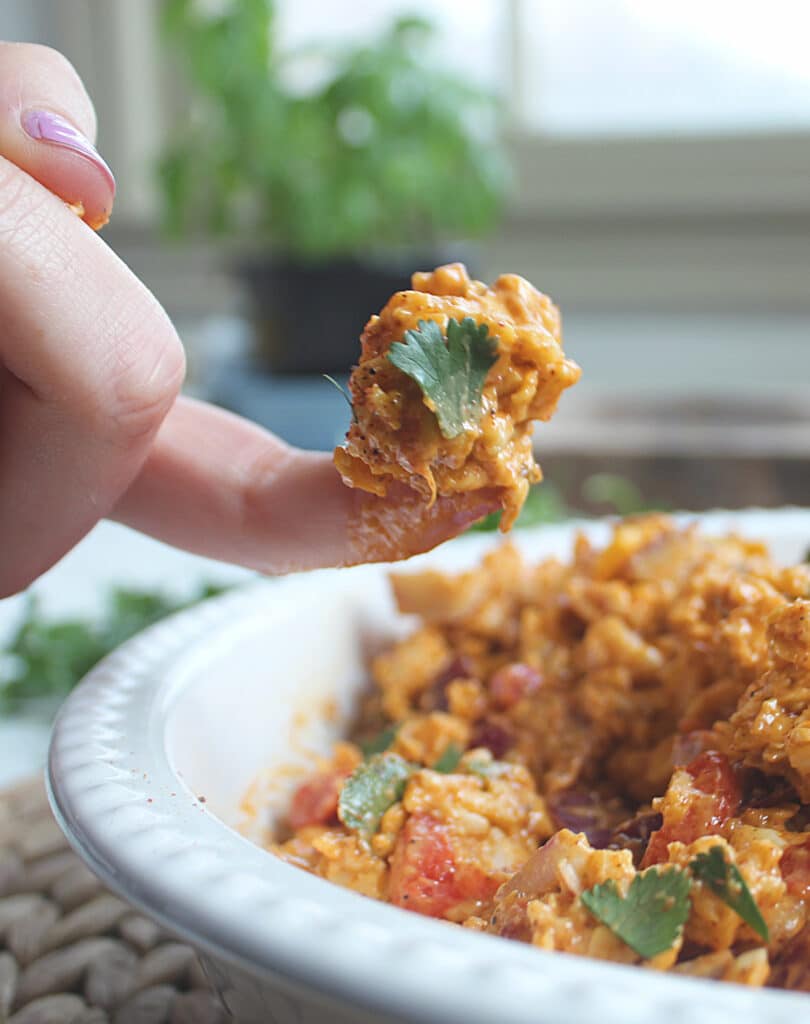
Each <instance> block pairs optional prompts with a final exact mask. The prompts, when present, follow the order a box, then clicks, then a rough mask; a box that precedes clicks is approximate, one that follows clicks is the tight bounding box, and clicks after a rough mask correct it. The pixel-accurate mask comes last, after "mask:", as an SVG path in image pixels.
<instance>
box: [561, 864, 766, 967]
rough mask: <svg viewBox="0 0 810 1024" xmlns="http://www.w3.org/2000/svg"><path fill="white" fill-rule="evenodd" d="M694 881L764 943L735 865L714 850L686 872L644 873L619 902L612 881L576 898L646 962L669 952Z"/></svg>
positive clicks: (652, 870) (682, 922)
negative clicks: (727, 908) (710, 893)
mask: <svg viewBox="0 0 810 1024" xmlns="http://www.w3.org/2000/svg"><path fill="white" fill-rule="evenodd" d="M693 879H694V880H696V881H699V882H701V883H703V885H705V886H706V888H707V889H709V891H710V892H713V893H714V894H715V896H718V897H719V898H720V899H721V900H722V901H723V902H724V903H725V904H726V905H727V906H729V907H731V909H732V910H733V911H734V912H735V913H736V914H738V915H739V917H741V918H742V920H743V921H745V923H746V924H747V925H748V926H749V927H750V928H751V929H753V931H754V932H756V934H757V935H758V936H759V937H760V938H761V939H762V941H763V942H764V943H766V944H767V943H768V942H770V934H769V932H768V925H767V924H766V923H765V919H764V918H763V916H762V913H761V911H760V909H759V907H758V906H757V904H756V901H755V900H754V897H753V896H752V895H751V890H750V889H749V888H748V885H747V883H746V881H745V879H744V878H743V876H742V874H741V873H740V871H739V869H738V868H737V866H736V865H735V864H732V863H730V862H729V861H727V860H726V858H725V856H724V855H723V850H722V849H721V847H720V846H713V847H712V848H711V849H710V850H708V851H706V852H705V853H699V854H697V856H695V857H693V858H692V860H691V861H690V862H689V870H688V871H684V870H682V869H681V868H678V867H667V868H657V867H654V868H648V869H647V870H646V871H644V872H643V873H642V874H638V875H636V876H635V877H634V878H633V881H632V882H631V883H630V887H629V889H628V890H627V895H626V896H622V894H621V892H620V891H619V887H618V885H617V884H616V881H615V879H612V878H609V879H608V880H607V881H606V882H603V883H602V884H601V885H595V886H594V887H593V888H592V889H586V890H585V892H583V893H582V894H581V896H580V900H581V901H582V903H583V905H584V906H585V907H586V908H587V909H588V910H589V911H590V912H591V913H592V914H593V916H594V917H595V918H596V919H597V920H598V921H601V922H602V924H604V925H607V927H608V928H610V930H611V931H612V932H613V934H614V935H617V936H618V937H619V938H620V939H621V940H622V941H623V942H625V943H627V945H628V946H629V947H630V948H631V949H632V950H634V951H635V952H636V953H638V955H639V956H641V957H644V959H645V960H649V959H650V958H651V957H654V956H657V954H658V953H663V952H664V951H665V950H667V949H670V948H671V946H672V945H673V944H674V943H675V942H677V940H678V939H679V938H680V937H681V935H682V933H683V927H684V925H685V924H686V919H687V918H688V917H689V907H690V901H689V892H690V889H691V886H692V881H693Z"/></svg>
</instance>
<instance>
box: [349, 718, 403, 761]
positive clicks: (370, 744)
mask: <svg viewBox="0 0 810 1024" xmlns="http://www.w3.org/2000/svg"><path fill="white" fill-rule="evenodd" d="M398 730H399V726H398V725H389V726H388V728H387V729H383V730H382V732H378V733H377V735H376V736H371V737H370V738H369V739H367V740H360V741H359V742H358V744H357V746H358V747H359V748H360V749H361V750H362V751H363V757H364V758H365V760H366V761H368V759H369V758H370V757H373V756H374V755H375V754H381V753H382V752H383V751H384V750H388V748H389V747H390V746H391V744H392V743H393V742H394V740H395V739H396V735H397V732H398Z"/></svg>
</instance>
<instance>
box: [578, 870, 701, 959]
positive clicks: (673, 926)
mask: <svg viewBox="0 0 810 1024" xmlns="http://www.w3.org/2000/svg"><path fill="white" fill-rule="evenodd" d="M690 885H691V879H690V878H689V875H688V874H686V872H684V871H681V870H679V869H678V868H668V869H666V870H663V871H660V870H659V869H658V868H649V869H648V870H647V871H645V872H644V873H643V874H640V875H636V876H635V878H634V879H633V881H632V882H631V883H630V888H629V889H628V890H627V895H626V896H622V894H621V893H620V892H619V887H618V886H617V885H616V882H615V880H614V879H612V878H609V879H608V880H607V881H606V882H603V883H602V884H601V885H595V886H594V887H593V888H592V889H586V890H585V892H583V893H582V895H581V896H580V899H581V900H582V902H583V904H584V905H585V906H586V907H587V909H588V910H589V911H590V912H591V913H592V914H593V916H594V917H595V918H596V919H597V920H598V921H601V922H602V924H605V925H607V926H608V928H610V930H611V931H612V932H613V934H614V935H617V936H618V937H619V938H620V939H621V940H622V942H626V943H627V945H628V946H629V947H630V948H631V949H633V950H635V952H636V953H638V955H639V956H641V957H644V959H645V960H649V959H650V957H653V956H656V955H657V954H658V953H663V952H664V950H666V949H669V948H670V947H671V946H672V944H673V943H674V942H676V941H677V940H678V939H679V938H680V936H681V934H682V932H683V926H684V924H685V923H686V919H687V917H688V916H689V886H690Z"/></svg>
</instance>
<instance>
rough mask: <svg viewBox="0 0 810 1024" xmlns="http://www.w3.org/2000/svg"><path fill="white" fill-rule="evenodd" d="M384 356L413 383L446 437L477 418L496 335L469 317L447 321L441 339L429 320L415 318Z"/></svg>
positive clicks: (495, 356)
mask: <svg viewBox="0 0 810 1024" xmlns="http://www.w3.org/2000/svg"><path fill="white" fill-rule="evenodd" d="M388 359H389V360H390V362H391V363H393V365H394V366H396V367H397V369H399V370H402V372H403V373H405V374H407V376H409V377H410V378H411V379H412V380H414V381H416V383H417V384H418V385H419V387H420V388H421V389H422V393H423V395H424V396H425V404H426V405H427V406H428V408H429V409H430V410H431V412H433V413H435V414H436V419H437V420H438V422H439V430H440V431H441V432H442V434H443V435H444V437H446V438H448V439H450V438H454V437H458V435H459V434H461V433H463V432H464V431H465V430H467V429H469V428H470V426H474V425H475V424H477V423H478V421H479V420H480V419H481V411H482V410H481V398H482V394H483V390H484V381H485V380H486V376H487V374H488V373H489V371H490V369H491V368H492V366H494V364H495V363H496V361H497V359H498V339H497V338H494V337H492V336H491V335H490V334H489V328H488V327H487V325H486V324H477V323H476V322H475V320H473V319H472V317H469V316H467V317H465V318H464V319H463V320H462V321H461V322H459V321H458V320H455V319H452V318H451V319H450V320H448V322H447V340H446V341H445V339H444V336H443V335H442V332H441V328H440V327H439V325H438V324H437V323H436V322H435V320H420V321H419V327H418V329H417V330H415V331H406V332H405V341H404V342H402V341H395V342H394V343H393V344H392V345H391V347H390V349H389V350H388Z"/></svg>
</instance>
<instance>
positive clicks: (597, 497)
mask: <svg viewBox="0 0 810 1024" xmlns="http://www.w3.org/2000/svg"><path fill="white" fill-rule="evenodd" d="M579 493H580V497H581V498H582V499H583V501H584V502H586V503H587V504H588V505H591V506H593V505H599V506H604V511H605V513H606V514H613V515H618V516H632V515H639V514H640V513H642V512H662V511H665V510H664V509H662V507H661V506H660V505H657V504H654V503H651V502H650V501H649V500H647V499H646V498H645V497H644V495H643V494H642V493H641V490H640V489H639V487H638V486H637V484H635V483H634V482H633V481H632V480H629V479H628V478H627V477H625V476H621V475H620V474H618V473H593V474H592V475H591V476H589V477H586V478H585V480H583V482H582V486H581V488H580V491H579ZM587 518H588V513H587V512H585V511H583V510H582V509H578V508H575V507H573V506H572V505H570V504H569V503H568V502H567V501H566V500H565V498H564V497H563V495H562V492H561V491H560V489H559V488H558V487H556V486H555V485H554V484H553V483H552V482H551V481H550V480H544V481H543V482H542V483H541V484H536V485H535V486H534V487H532V488H531V489H530V491H529V494H528V496H527V498H526V502H525V504H524V505H523V508H522V510H521V512H520V515H519V516H518V518H517V521H516V523H515V527H514V528H515V529H516V530H517V529H525V528H526V527H529V526H540V525H542V524H543V523H562V522H564V521H565V520H566V519H587ZM500 521H501V513H500V512H493V513H491V514H490V515H488V516H487V517H486V518H485V519H482V520H481V521H480V522H478V523H476V524H475V525H474V526H471V527H470V529H471V530H482V531H484V532H489V531H492V530H497V529H498V524H499V523H500Z"/></svg>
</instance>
